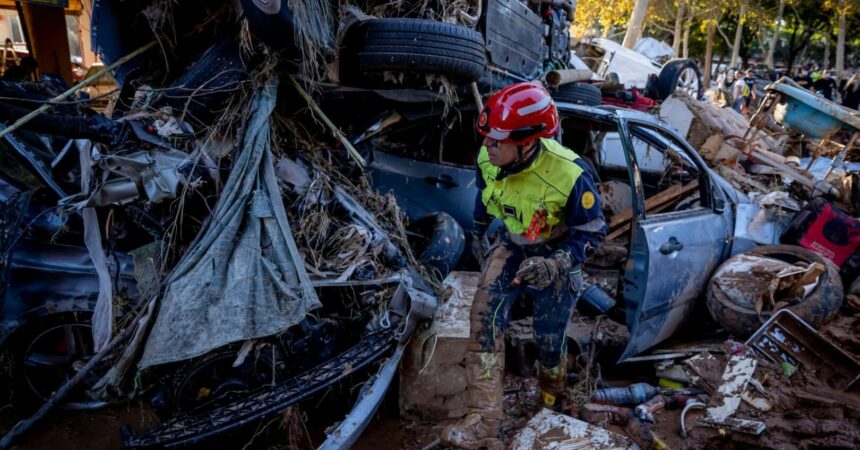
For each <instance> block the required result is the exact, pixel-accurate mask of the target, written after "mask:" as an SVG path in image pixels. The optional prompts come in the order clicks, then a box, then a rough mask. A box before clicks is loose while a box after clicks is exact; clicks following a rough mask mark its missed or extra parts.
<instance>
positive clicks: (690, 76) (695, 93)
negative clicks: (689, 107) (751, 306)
mask: <svg viewBox="0 0 860 450" xmlns="http://www.w3.org/2000/svg"><path fill="white" fill-rule="evenodd" d="M675 90H679V91H682V92H684V93H685V94H687V95H689V96H690V97H693V98H698V97H699V76H698V74H697V73H696V70H695V69H693V68H692V67H687V68H685V69H684V70H682V71H681V74H680V75H678V85H677V86H676V87H675Z"/></svg>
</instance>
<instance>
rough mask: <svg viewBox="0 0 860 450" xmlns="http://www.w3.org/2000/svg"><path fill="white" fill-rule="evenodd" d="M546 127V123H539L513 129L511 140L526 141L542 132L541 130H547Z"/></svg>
mask: <svg viewBox="0 0 860 450" xmlns="http://www.w3.org/2000/svg"><path fill="white" fill-rule="evenodd" d="M546 128H547V126H546V124H545V123H539V124H537V125H532V126H529V127H523V128H517V129H516V130H512V131H511V136H510V140H512V141H514V142H520V141H524V140H527V139H528V138H530V137H532V136H534V135H536V134H538V133H540V132H541V131H543V130H546Z"/></svg>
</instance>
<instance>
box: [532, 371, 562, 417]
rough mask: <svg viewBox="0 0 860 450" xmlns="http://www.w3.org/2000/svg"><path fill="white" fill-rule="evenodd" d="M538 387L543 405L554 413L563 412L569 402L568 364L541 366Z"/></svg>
mask: <svg viewBox="0 0 860 450" xmlns="http://www.w3.org/2000/svg"><path fill="white" fill-rule="evenodd" d="M538 387H539V388H540V399H541V405H542V406H543V407H544V408H548V409H552V410H554V411H561V410H562V408H564V406H565V404H564V403H565V402H566V401H567V364H566V363H565V361H564V360H562V361H561V363H559V364H558V365H557V366H555V367H544V366H543V365H541V366H540V368H539V369H538Z"/></svg>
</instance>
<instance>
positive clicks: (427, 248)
mask: <svg viewBox="0 0 860 450" xmlns="http://www.w3.org/2000/svg"><path fill="white" fill-rule="evenodd" d="M408 231H409V232H410V236H411V238H410V242H409V244H410V246H411V248H412V251H413V253H414V254H415V255H416V256H417V257H418V260H419V261H420V262H421V263H422V264H424V265H425V266H427V267H428V268H431V269H432V270H434V271H436V272H438V274H439V275H440V277H442V278H444V277H445V276H446V275H448V273H450V272H451V270H453V269H454V267H456V266H457V263H459V262H460V258H461V257H462V256H463V251H464V250H465V248H466V235H465V233H464V232H463V228H462V227H461V226H460V224H458V223H457V221H456V220H455V219H454V218H453V217H451V216H450V215H449V214H447V213H443V212H438V213H433V214H428V215H426V216H424V217H422V218H420V219H418V220H415V221H414V222H412V223H411V224H409V227H408Z"/></svg>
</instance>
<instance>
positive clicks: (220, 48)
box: [154, 40, 248, 120]
mask: <svg viewBox="0 0 860 450" xmlns="http://www.w3.org/2000/svg"><path fill="white" fill-rule="evenodd" d="M247 76H248V68H247V66H246V64H245V62H244V61H243V60H242V55H241V52H240V50H239V44H238V43H237V42H235V40H224V41H220V42H217V43H215V44H214V45H213V46H211V47H209V48H208V49H207V50H206V51H205V52H203V54H202V55H201V56H200V58H198V60H197V61H196V62H195V63H194V64H192V65H191V67H189V68H188V70H187V71H186V72H185V73H183V74H182V75H180V76H179V78H177V79H176V81H174V82H173V83H172V84H171V85H170V87H168V88H167V89H165V90H164V91H163V93H162V95H161V97H159V98H158V99H157V100H156V102H155V106H154V107H155V108H158V107H160V106H163V105H167V106H170V107H171V108H173V109H175V110H176V111H178V112H183V111H187V112H188V113H190V114H191V115H192V116H195V117H198V118H200V119H201V120H204V118H205V117H208V116H209V115H211V114H212V113H213V112H214V111H218V110H220V107H221V106H222V105H223V104H224V103H225V102H226V101H228V100H229V99H230V96H229V95H228V94H229V91H233V90H236V89H237V88H238V87H239V84H240V83H241V82H242V80H244V79H245V78H246V77H247Z"/></svg>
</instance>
